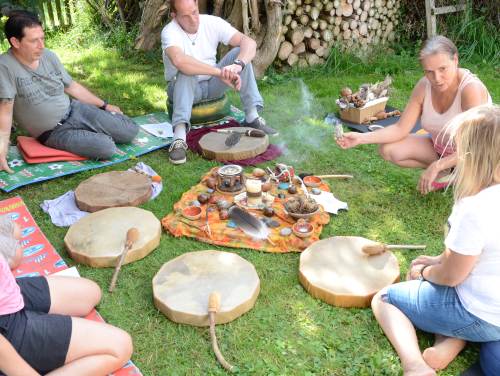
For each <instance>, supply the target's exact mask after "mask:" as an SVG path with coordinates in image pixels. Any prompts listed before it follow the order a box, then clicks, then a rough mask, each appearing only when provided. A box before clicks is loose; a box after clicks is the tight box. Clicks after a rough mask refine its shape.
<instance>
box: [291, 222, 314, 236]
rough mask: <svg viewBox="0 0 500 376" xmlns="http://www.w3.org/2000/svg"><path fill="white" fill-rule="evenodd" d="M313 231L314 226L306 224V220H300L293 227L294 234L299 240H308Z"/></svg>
mask: <svg viewBox="0 0 500 376" xmlns="http://www.w3.org/2000/svg"><path fill="white" fill-rule="evenodd" d="M313 230H314V227H313V225H312V224H310V223H309V222H306V221H305V220H304V219H300V220H299V221H298V222H297V223H295V224H294V225H293V226H292V231H293V233H294V234H295V235H296V236H298V237H299V238H307V237H309V236H311V234H312V232H313Z"/></svg>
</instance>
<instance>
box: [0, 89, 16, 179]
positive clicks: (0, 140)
mask: <svg viewBox="0 0 500 376" xmlns="http://www.w3.org/2000/svg"><path fill="white" fill-rule="evenodd" d="M13 111H14V100H13V99H0V171H7V172H8V173H12V172H13V171H12V170H11V169H10V168H9V165H8V163H7V153H8V151H9V138H10V130H11V128H12V114H13Z"/></svg>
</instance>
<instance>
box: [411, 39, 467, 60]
mask: <svg viewBox="0 0 500 376" xmlns="http://www.w3.org/2000/svg"><path fill="white" fill-rule="evenodd" d="M435 54H445V55H448V56H449V57H450V59H453V56H455V55H458V50H457V46H455V43H453V42H452V41H451V40H450V39H448V38H446V37H445V36H443V35H436V36H434V37H432V38H429V39H427V40H426V41H425V42H424V45H423V46H422V48H421V49H420V53H419V60H420V61H422V60H424V59H425V58H426V57H427V56H431V55H435Z"/></svg>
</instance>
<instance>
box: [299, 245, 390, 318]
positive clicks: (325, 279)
mask: <svg viewBox="0 0 500 376" xmlns="http://www.w3.org/2000/svg"><path fill="white" fill-rule="evenodd" d="M346 242H353V244H355V245H354V246H353V250H352V252H353V254H346V255H347V256H348V257H347V258H351V257H353V260H358V262H363V260H365V265H366V269H364V270H366V273H367V274H369V275H370V276H373V275H375V274H376V273H377V272H378V273H380V269H383V270H384V274H379V278H378V279H377V278H374V279H373V281H374V286H373V287H370V286H367V285H363V286H362V288H360V291H357V292H356V291H354V290H353V289H354V287H352V290H351V291H345V290H349V289H351V286H355V284H354V283H352V282H351V284H350V285H349V287H346V288H338V286H334V283H333V282H332V281H334V280H335V278H338V279H342V277H341V276H339V275H343V274H347V276H346V277H344V278H345V280H346V281H347V280H349V278H352V279H354V280H356V278H357V279H359V281H358V282H359V284H360V285H362V284H364V283H366V276H365V275H361V274H358V272H359V270H358V269H355V271H347V272H338V274H339V275H338V274H337V273H336V271H337V270H341V269H337V268H338V267H339V266H340V267H343V266H342V265H340V264H336V265H335V264H334V265H333V266H332V265H331V260H325V261H324V262H323V263H322V264H321V266H319V267H314V268H312V267H311V265H314V264H315V262H314V261H316V262H318V260H321V256H322V253H323V252H336V249H335V246H337V247H338V248H340V247H341V246H342V247H343V246H344V244H345V243H346ZM372 243H374V242H373V241H371V240H369V239H365V238H362V237H357V236H336V237H332V238H327V239H322V240H320V241H318V242H315V243H313V244H312V245H310V246H309V247H308V248H306V250H304V252H302V254H301V255H300V263H299V281H300V283H301V284H302V286H304V288H305V289H306V291H307V292H309V293H310V294H311V295H312V296H313V297H315V298H318V299H321V300H323V301H324V302H326V303H328V304H331V305H334V306H337V307H360V308H363V307H369V306H370V303H371V300H372V298H373V296H374V295H375V294H376V293H377V292H378V291H380V289H381V288H383V287H385V286H388V285H391V284H393V283H395V282H398V281H399V279H400V270H399V263H398V260H397V259H396V257H395V256H394V254H393V253H392V252H384V253H383V254H381V255H377V256H367V255H365V254H364V253H363V252H362V251H361V245H362V244H363V245H364V244H372ZM358 245H359V247H358ZM342 249H343V248H342ZM338 252H346V251H344V250H342V251H338ZM354 253H356V254H354ZM358 253H359V254H358ZM339 254H342V253H339ZM332 255H333V254H332ZM327 256H331V255H327ZM334 256H337V255H334ZM339 257H340V256H339ZM347 258H346V259H347ZM340 259H341V260H342V258H340ZM372 264H373V265H372ZM347 266H349V262H347V261H346V268H347ZM318 275H320V277H318ZM330 283H331V285H330Z"/></svg>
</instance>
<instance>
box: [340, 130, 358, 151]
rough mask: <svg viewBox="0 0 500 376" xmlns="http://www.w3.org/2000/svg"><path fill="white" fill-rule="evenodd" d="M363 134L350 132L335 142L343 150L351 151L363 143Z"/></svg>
mask: <svg viewBox="0 0 500 376" xmlns="http://www.w3.org/2000/svg"><path fill="white" fill-rule="evenodd" d="M362 139H363V133H357V132H349V133H345V134H344V136H343V137H341V138H339V139H336V140H335V141H336V142H337V144H338V145H339V146H340V147H341V148H342V149H350V148H353V147H355V146H358V145H360V144H361V143H362Z"/></svg>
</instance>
